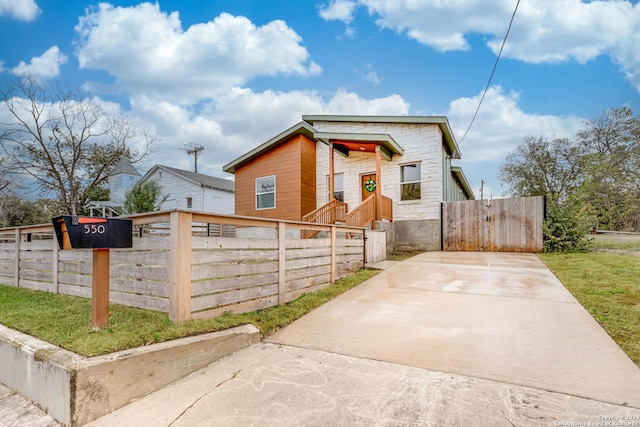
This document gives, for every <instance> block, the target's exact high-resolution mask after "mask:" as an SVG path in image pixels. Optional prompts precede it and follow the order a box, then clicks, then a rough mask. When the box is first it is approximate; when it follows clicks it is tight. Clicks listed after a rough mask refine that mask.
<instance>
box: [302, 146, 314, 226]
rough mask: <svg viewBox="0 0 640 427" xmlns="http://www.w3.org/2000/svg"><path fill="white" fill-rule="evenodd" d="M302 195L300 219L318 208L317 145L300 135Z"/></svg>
mask: <svg viewBox="0 0 640 427" xmlns="http://www.w3.org/2000/svg"><path fill="white" fill-rule="evenodd" d="M300 139H301V140H300V153H301V162H300V164H301V165H302V169H301V171H300V172H301V179H302V184H301V190H302V192H301V194H302V200H301V201H300V203H301V204H300V208H301V211H300V218H302V217H303V216H304V215H306V214H308V213H309V212H311V211H313V210H315V208H316V143H315V142H314V141H312V140H310V139H308V138H306V137H304V136H303V135H300Z"/></svg>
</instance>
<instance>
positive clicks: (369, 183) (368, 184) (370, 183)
mask: <svg viewBox="0 0 640 427" xmlns="http://www.w3.org/2000/svg"><path fill="white" fill-rule="evenodd" d="M364 189H365V190H367V191H368V192H369V193H371V192H372V191H373V190H375V189H376V182H375V181H374V180H372V179H368V180H366V181H365V182H364Z"/></svg>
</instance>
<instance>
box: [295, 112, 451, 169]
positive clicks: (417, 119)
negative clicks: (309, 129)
mask: <svg viewBox="0 0 640 427" xmlns="http://www.w3.org/2000/svg"><path fill="white" fill-rule="evenodd" d="M302 120H304V121H305V122H308V123H310V124H311V125H312V126H313V124H314V122H349V123H395V124H422V125H437V126H438V127H439V128H440V132H441V133H442V144H443V145H444V147H445V149H446V151H447V154H448V155H450V156H451V157H452V158H454V159H459V158H460V149H459V148H458V143H457V142H456V139H455V137H454V136H453V131H452V130H451V126H450V125H449V120H448V119H447V118H446V117H445V116H342V115H303V116H302Z"/></svg>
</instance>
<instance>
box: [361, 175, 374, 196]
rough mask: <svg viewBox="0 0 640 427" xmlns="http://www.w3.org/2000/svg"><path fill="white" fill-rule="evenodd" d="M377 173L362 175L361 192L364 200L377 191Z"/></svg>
mask: <svg viewBox="0 0 640 427" xmlns="http://www.w3.org/2000/svg"><path fill="white" fill-rule="evenodd" d="M376 185H377V183H376V174H375V173H374V174H367V175H362V177H361V185H360V188H361V193H362V200H365V199H366V198H367V197H369V196H370V195H372V194H373V193H375V192H376Z"/></svg>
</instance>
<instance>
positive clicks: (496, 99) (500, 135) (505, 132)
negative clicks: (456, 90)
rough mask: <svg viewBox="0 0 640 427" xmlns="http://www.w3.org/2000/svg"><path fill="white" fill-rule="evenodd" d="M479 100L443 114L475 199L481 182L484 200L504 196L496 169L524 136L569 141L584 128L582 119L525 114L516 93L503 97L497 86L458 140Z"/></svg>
mask: <svg viewBox="0 0 640 427" xmlns="http://www.w3.org/2000/svg"><path fill="white" fill-rule="evenodd" d="M481 96H482V94H481V93H480V94H478V95H476V96H474V97H471V98H458V99H456V100H454V101H452V102H451V103H450V104H449V110H448V111H447V112H446V113H445V115H446V116H447V117H448V118H449V123H450V124H451V127H452V129H453V134H454V135H455V136H456V138H457V140H458V143H459V144H460V151H461V152H462V160H458V161H456V164H458V165H460V166H462V167H463V168H464V172H465V174H466V176H467V179H468V180H469V182H470V184H471V186H472V187H473V190H474V192H475V195H476V197H477V198H479V197H480V191H479V188H480V184H481V180H482V179H484V181H485V191H484V194H485V198H487V197H489V196H491V195H493V196H501V195H502V194H503V193H505V192H506V188H503V187H502V186H501V185H500V183H499V181H498V173H499V170H500V165H501V164H503V163H504V161H505V158H506V156H507V155H508V154H510V153H511V152H512V151H513V150H514V149H515V148H516V147H517V146H518V145H520V144H521V143H522V142H523V141H524V138H525V136H533V137H543V138H549V139H555V138H571V137H573V136H574V135H575V133H576V131H577V130H578V129H580V128H582V127H583V124H584V119H582V118H579V117H575V116H568V117H559V116H553V115H545V114H529V113H527V112H525V111H523V110H522V109H521V108H520V106H519V105H518V101H519V94H518V93H516V92H509V93H505V92H504V91H503V90H502V88H501V87H500V86H493V87H491V88H489V90H488V91H487V94H486V96H485V98H484V101H483V103H482V106H481V107H480V111H479V112H478V116H477V117H476V120H475V121H474V123H473V125H472V127H471V129H470V131H469V133H468V135H467V136H466V137H465V139H464V140H462V137H463V135H464V132H465V131H466V129H467V127H468V126H469V122H470V121H471V119H472V117H473V114H474V112H475V111H476V108H477V106H478V102H479V100H480V97H481ZM461 140H462V141H461Z"/></svg>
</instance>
